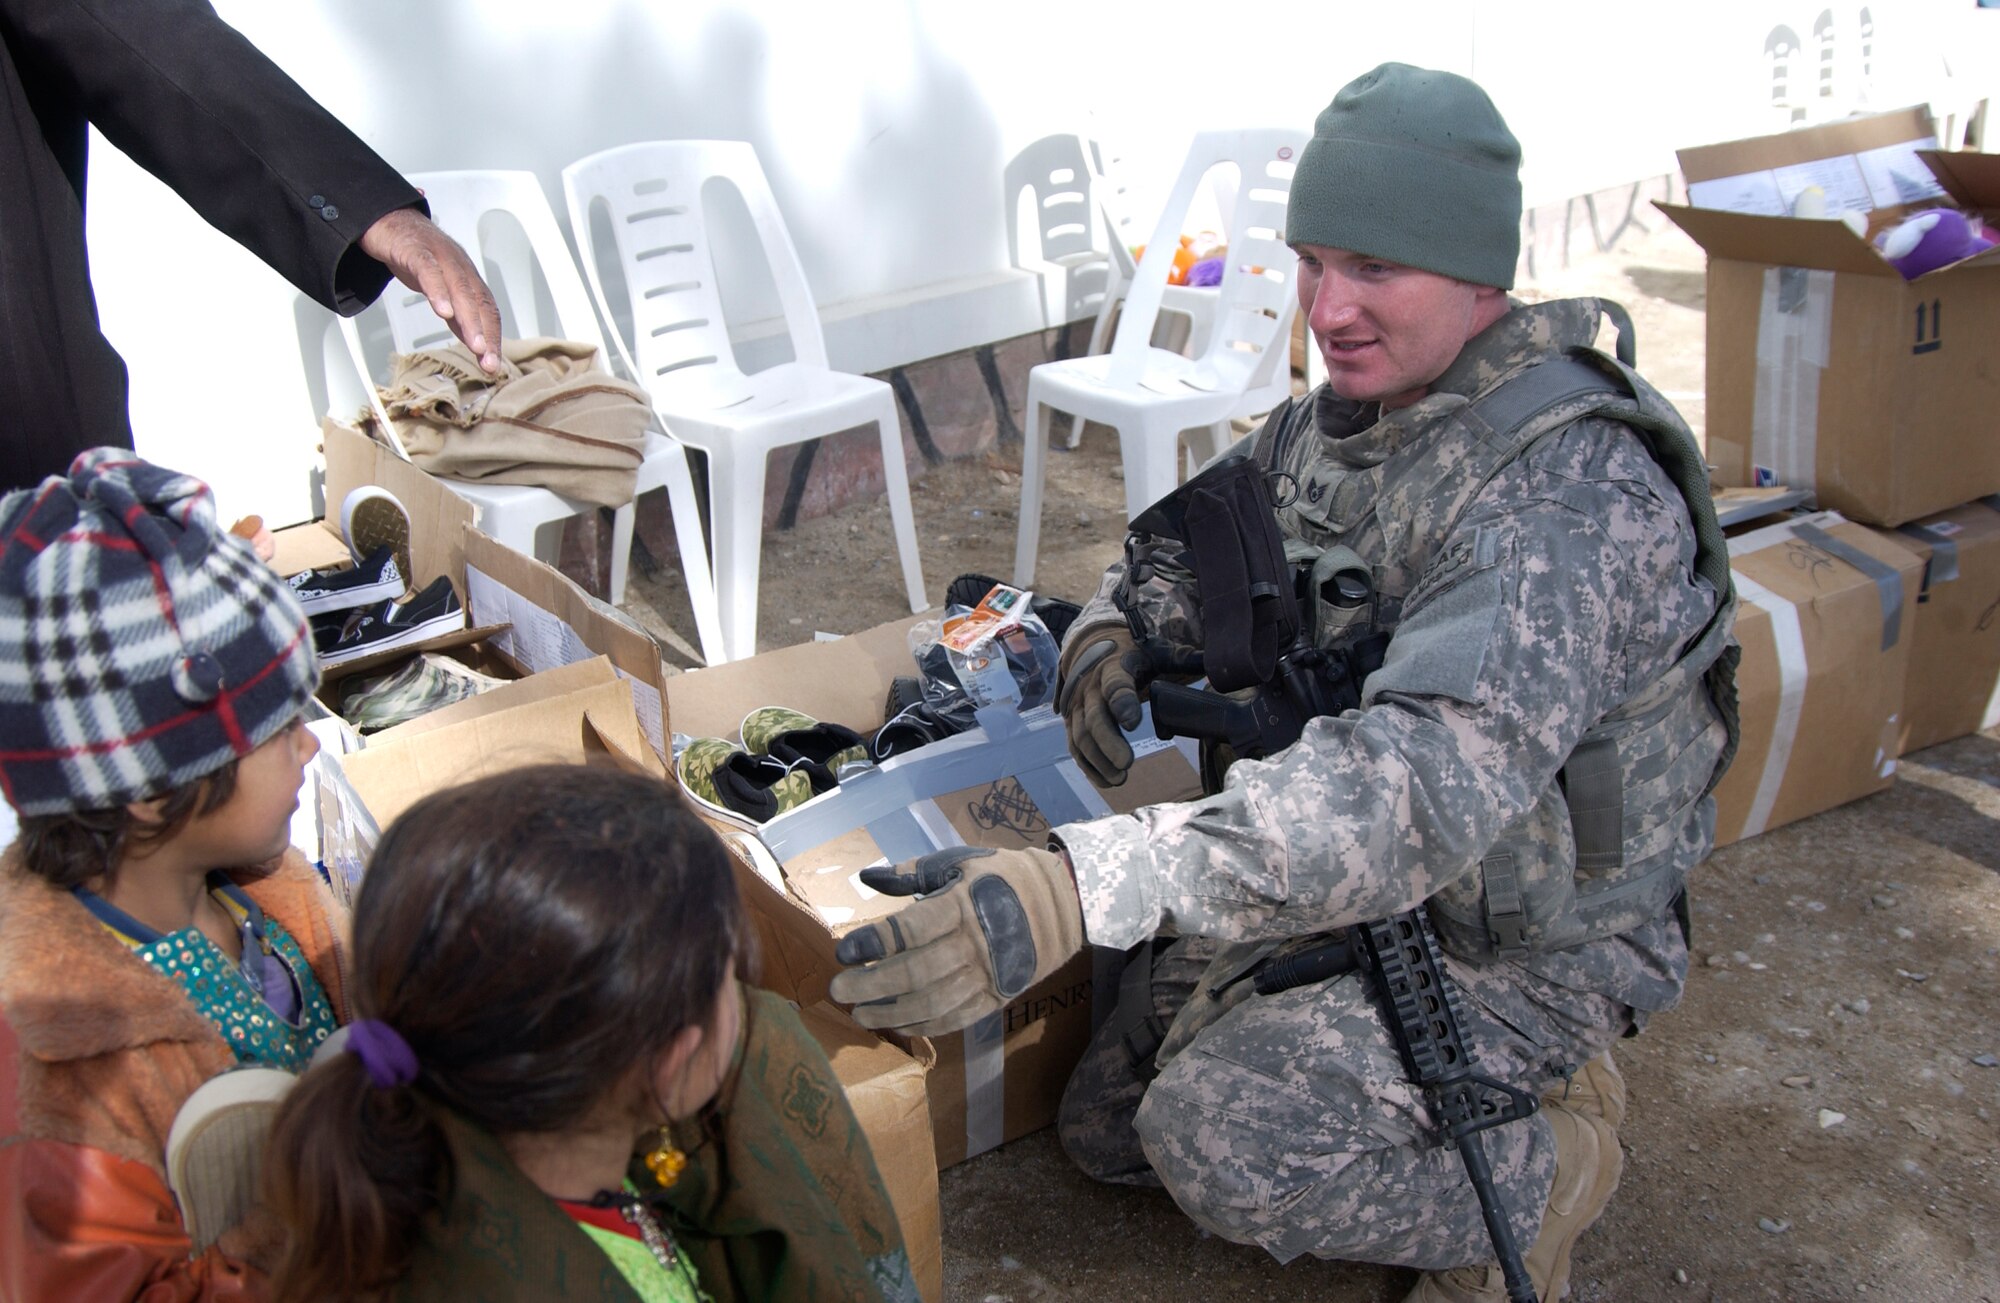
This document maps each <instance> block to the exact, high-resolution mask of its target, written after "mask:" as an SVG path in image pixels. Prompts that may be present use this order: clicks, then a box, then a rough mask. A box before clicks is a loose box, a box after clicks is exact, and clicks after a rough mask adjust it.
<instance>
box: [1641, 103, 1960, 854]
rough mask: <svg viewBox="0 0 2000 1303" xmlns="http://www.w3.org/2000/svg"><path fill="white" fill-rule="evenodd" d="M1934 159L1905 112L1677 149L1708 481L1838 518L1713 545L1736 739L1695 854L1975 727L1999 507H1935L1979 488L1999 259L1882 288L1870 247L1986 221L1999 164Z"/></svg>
mask: <svg viewBox="0 0 2000 1303" xmlns="http://www.w3.org/2000/svg"><path fill="white" fill-rule="evenodd" d="M1934 144H1935V141H1934V139H1933V135H1932V127H1931V119H1930V114H1929V112H1928V110H1927V109H1925V108H1923V107H1921V106H1919V107H1912V108H1907V109H1900V110H1897V111H1895V112H1891V113H1883V114H1877V115H1874V116H1872V117H1866V118H1852V119H1848V120H1845V121H1842V122H1836V123H1829V124H1826V125H1824V126H1818V127H1812V128H1807V129H1802V130H1798V131H1792V132H1786V133H1784V134H1782V135H1776V136H1766V137H1761V138H1758V139H1754V140H1740V141H1732V142H1729V143H1726V144H1720V145H1709V146H1704V147H1701V148H1696V149H1687V150H1683V151H1681V154H1680V161H1681V169H1682V172H1683V173H1684V174H1685V176H1686V179H1687V183H1688V196H1689V204H1688V205H1686V206H1677V205H1667V204H1662V205H1660V207H1661V208H1662V210H1663V211H1664V212H1665V213H1666V214H1667V216H1668V217H1670V218H1671V219H1672V220H1673V221H1674V222H1675V223H1676V224H1678V225H1679V226H1680V227H1681V228H1682V229H1683V230H1685V231H1686V232H1687V233H1688V234H1689V235H1691V236H1693V237H1694V239H1695V241H1696V242H1697V243H1699V244H1700V245H1701V246H1702V248H1703V249H1705V250H1706V251H1707V252H1708V255H1709V260H1708V296H1707V297H1708V304H1707V316H1708V370H1707V377H1708V379H1707V398H1708V405H1707V412H1708V421H1707V427H1708V447H1707V451H1708V458H1709V461H1710V462H1711V464H1712V466H1713V468H1714V473H1715V478H1716V480H1717V482H1718V484H1719V485H1721V486H1725V487H1730V488H1741V487H1756V486H1770V485H1788V486H1791V487H1792V488H1794V489H1805V490H1808V491H1810V492H1811V494H1812V495H1813V497H1814V498H1815V499H1816V500H1817V504H1818V506H1819V507H1821V508H1826V509H1830V510H1831V511H1832V512H1837V513H1838V514H1837V515H1827V516H1821V517H1808V518H1805V519H1802V520H1799V521H1795V522H1788V523H1780V524H1775V525H1767V526H1766V527H1765V528H1762V529H1754V530H1753V531H1752V532H1750V533H1748V534H1745V535H1743V536H1741V537H1738V538H1737V539H1735V540H1734V541H1733V542H1732V544H1731V553H1732V558H1733V564H1734V566H1735V569H1736V574H1737V585H1738V588H1739V590H1740V592H1741V595H1742V597H1743V599H1744V600H1743V604H1742V607H1741V610H1740V612H1739V614H1738V618H1737V634H1738V638H1739V639H1740V640H1741V642H1742V644H1743V651H1744V658H1743V665H1742V669H1741V671H1740V673H1739V685H1740V688H1741V694H1742V706H1743V719H1744V731H1743V747H1742V751H1741V752H1740V754H1739V755H1738V757H1737V761H1736V764H1735V766H1734V768H1733V769H1732V770H1731V772H1730V774H1729V775H1728V776H1727V778H1726V779H1725V780H1724V782H1723V784H1722V786H1721V788H1720V789H1719V790H1718V792H1717V799H1718V804H1719V806H1720V809H1719V819H1718V828H1717V840H1718V842H1719V843H1726V842H1729V841H1733V840H1736V839H1738V838H1741V837H1748V836H1754V835H1755V834H1756V833H1758V832H1761V831H1764V830H1765V829H1768V828H1774V827H1777V826H1778V825H1779V824H1782V823H1786V822H1789V821H1790V820H1792V819H1797V818H1800V817H1803V816H1804V815H1807V814H1811V813H1814V812H1817V811H1819V810H1824V809H1829V808H1831V807H1833V806H1835V805H1839V804H1841V803H1842V802H1845V801H1848V800H1852V799H1854V798H1856V797H1858V796H1863V795H1866V794H1868V793H1869V792H1873V791H1877V790H1879V789H1881V788H1882V787H1885V786H1887V785H1888V784H1889V783H1890V782H1891V781H1892V779H1893V776H1894V771H1895V761H1896V758H1897V757H1898V756H1900V755H1902V754H1904V753H1905V752H1906V751H1909V750H1912V749H1914V748H1916V747H1920V746H1928V745H1931V744H1932V743H1935V742H1941V741H1944V740H1947V739H1948V738H1952V737H1957V736H1960V735H1962V734H1964V733H1967V732H1971V731H1974V730H1976V729H1978V728H1981V727H1984V726H1988V725H1991V724H1992V723H1994V722H1995V720H1996V716H2000V698H1997V697H1996V692H1995V683H1996V680H2000V628H1994V627H1993V626H1995V625H2000V620H1988V619H1987V618H1986V617H1987V610H1986V607H1987V606H1988V605H1989V604H1991V603H1992V602H1993V601H1994V600H1995V598H1996V597H2000V592H1996V593H1988V594H1987V595H1986V596H1985V597H1984V598H1983V599H1982V598H1981V597H1980V595H1979V593H1980V590H1981V588H1982V587H1988V586H1991V582H1992V581H1994V580H2000V514H1996V512H1995V511H1993V510H1992V509H1990V508H1988V507H1986V506H1983V505H1970V506H1967V505H1960V504H1965V503H1967V502H1968V500H1969V499H1974V498H1977V497H1979V496H1980V495H1984V494H1992V493H1994V492H1995V491H1996V490H2000V439H1995V438H1994V437H1993V435H1994V426H1995V423H1996V421H2000V417H1996V415H1995V412H1996V408H1995V403H1994V399H1995V397H1996V390H1995V385H1996V381H1995V377H1996V376H2000V250H1989V251H1987V252H1985V253H1978V254H1975V255H1974V256H1972V257H1969V258H1965V259H1963V260H1961V261H1959V262H1956V263H1954V264H1952V265H1949V266H1945V267H1942V268H1939V269H1937V270H1934V271H1931V272H1929V273H1926V274H1924V275H1922V276H1919V277H1917V278H1916V279H1914V280H1905V279H1904V278H1903V276H1902V274H1901V273H1900V272H1899V271H1898V270H1897V269H1896V268H1895V267H1894V266H1893V265H1891V264H1890V263H1889V261H1888V260H1887V259H1886V258H1884V257H1883V256H1882V254H1881V253H1879V252H1878V251H1877V247H1876V246H1875V244H1874V243H1873V241H1874V240H1875V239H1877V238H1878V237H1880V236H1881V235H1882V234H1883V233H1884V232H1885V231H1887V230H1889V229H1891V228H1892V227H1894V226H1895V225H1897V224H1899V223H1900V222H1902V221H1903V220H1905V219H1906V218H1908V217H1910V216H1912V215H1914V214H1916V213H1918V212H1920V211H1922V210H1925V209H1928V208H1938V207H1943V208H1953V209H1962V210H1965V211H1967V212H1972V213H1977V214H1980V215H1983V216H1984V217H1985V218H1987V219H1988V220H1989V221H1991V220H1994V219H1996V218H2000V159H1995V158H1991V157H1988V156H1984V155H1969V154H1952V153H1941V152H1939V151H1937V150H1936V149H1935V148H1934V147H1933V146H1934ZM1805 213H1812V214H1814V215H1811V216H1807V215H1801V214H1805ZM1819 214H1823V216H1822V215H1819ZM1909 522H1916V523H1915V524H1910V523H1909ZM1898 526H1901V527H1903V529H1902V531H1901V533H1892V532H1889V531H1890V530H1893V529H1894V528H1895V527H1898ZM1982 621H1985V625H1986V627H1981V625H1982ZM1989 631H1990V632H1991V634H1992V636H1991V637H1989V636H1987V635H1988V633H1989Z"/></svg>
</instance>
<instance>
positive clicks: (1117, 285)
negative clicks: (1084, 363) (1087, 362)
mask: <svg viewBox="0 0 2000 1303" xmlns="http://www.w3.org/2000/svg"><path fill="white" fill-rule="evenodd" d="M1088 157H1089V159H1090V164H1091V172H1092V176H1091V192H1092V194H1093V195H1094V196H1095V197H1096V200H1097V206H1098V211H1099V212H1100V213H1101V214H1102V216H1103V222H1104V228H1105V231H1106V234H1107V237H1108V256H1109V257H1110V259H1111V268H1110V272H1111V276H1110V282H1109V284H1107V285H1106V287H1105V291H1104V297H1103V299H1102V300H1100V301H1099V303H1098V308H1097V320H1096V321H1095V322H1093V323H1092V325H1091V328H1090V343H1089V344H1088V345H1086V346H1085V348H1084V353H1085V354H1086V355H1095V354H1098V353H1102V352H1103V351H1104V349H1105V346H1106V345H1107V344H1108V343H1109V342H1110V338H1111V321H1112V318H1113V316H1114V315H1115V314H1116V313H1117V311H1118V305H1119V304H1120V303H1123V302H1124V301H1125V295H1126V294H1127V292H1128V291H1130V289H1131V288H1132V280H1133V277H1134V276H1136V275H1137V274H1138V264H1137V263H1135V262H1134V261H1133V259H1132V246H1134V245H1136V244H1138V243H1139V238H1140V235H1141V233H1142V232H1141V230H1140V227H1139V224H1138V222H1137V221H1136V220H1135V219H1134V217H1133V215H1132V197H1131V192H1130V188H1129V187H1128V186H1127V184H1126V181H1125V175H1124V173H1125V167H1124V160H1123V159H1122V158H1121V157H1120V156H1119V154H1118V153H1117V151H1115V150H1113V149H1111V148H1109V147H1108V146H1106V145H1105V144H1104V142H1102V141H1098V140H1093V141H1091V142H1090V144H1089V146H1088ZM1210 180H1211V189H1213V190H1215V191H1216V206H1217V207H1218V208H1219V209H1220V210H1222V211H1224V212H1228V211H1230V210H1231V209H1232V208H1234V207H1235V195H1234V194H1233V193H1231V192H1228V191H1227V188H1226V187H1224V186H1222V185H1220V184H1218V183H1217V181H1216V178H1211V179H1210ZM1181 235H1182V232H1181V231H1179V230H1178V229H1177V230H1175V231H1174V233H1173V243H1175V244H1179V243H1180V237H1181ZM1148 247H1150V245H1149V246H1148ZM1170 252H1171V250H1170ZM1220 298H1221V295H1219V294H1218V293H1217V292H1216V287H1214V286H1208V285H1169V286H1167V287H1166V288H1165V290H1164V292H1163V293H1162V295H1161V297H1160V310H1161V311H1162V312H1171V313H1177V314H1179V315H1180V316H1183V317H1186V318H1187V322H1188V338H1187V344H1186V346H1185V347H1184V348H1183V350H1182V351H1183V352H1185V353H1186V354H1188V355H1189V356H1190V357H1198V356H1200V355H1201V352H1202V350H1204V349H1206V348H1207V347H1208V336H1209V332H1210V331H1212V330H1213V329H1214V328H1215V311H1216V304H1217V302H1218V301H1219V300H1220ZM1082 434H1083V418H1081V417H1078V418H1077V420H1076V422H1075V424H1073V425H1071V426H1070V431H1069V446H1070V447H1072V448H1074V447H1076V445H1077V440H1078V439H1079V438H1081V437H1082Z"/></svg>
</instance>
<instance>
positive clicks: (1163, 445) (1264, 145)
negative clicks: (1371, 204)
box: [1014, 129, 1306, 588]
mask: <svg viewBox="0 0 2000 1303" xmlns="http://www.w3.org/2000/svg"><path fill="white" fill-rule="evenodd" d="M1305 139H1306V138H1305V135H1304V133H1302V132H1298V131H1289V130H1274V129H1266V130H1246V131H1209V132H1203V133H1201V134H1200V135H1197V136H1196V137H1195V138H1194V144H1193V145H1192V146H1191V147H1190V148H1189V150H1188V155H1187V161H1186V162H1185V163H1183V164H1182V166H1181V174H1180V179H1179V180H1178V181H1176V182H1175V184H1174V189H1173V194H1172V196H1171V197H1170V198H1169V199H1168V201H1167V205H1166V208H1165V211H1163V212H1162V213H1161V214H1160V221H1159V225H1158V226H1157V227H1156V228H1155V229H1154V232H1153V238H1152V239H1151V240H1149V241H1148V242H1147V246H1146V256H1145V258H1144V259H1142V260H1141V262H1140V264H1139V267H1138V274H1137V276H1136V278H1135V279H1134V281H1133V283H1132V288H1131V291H1130V293H1129V295H1128V296H1127V299H1126V304H1125V311H1124V315H1123V316H1122V317H1121V318H1120V320H1119V324H1118V334H1117V338H1116V339H1115V340H1114V341H1113V342H1112V345H1111V352H1110V353H1108V354H1106V355H1104V356H1101V357H1085V358H1071V359H1069V360H1067V361H1063V362H1046V363H1043V364H1042V365H1041V366H1038V367H1036V368H1035V369H1034V370H1032V371H1030V372H1029V373H1028V412H1027V426H1028V428H1027V432H1026V436H1025V437H1026V443H1027V447H1026V451H1025V454H1024V456H1023V459H1022V465H1021V525H1020V534H1019V538H1018V541H1017V543H1016V546H1015V552H1014V582H1015V584H1016V585H1018V586H1020V587H1024V588H1025V587H1028V586H1029V585H1030V584H1031V583H1032V582H1033V580H1034V575H1035V553H1036V550H1037V548H1038V546H1039V544H1040V539H1041V528H1042V481H1043V478H1044V475H1045V463H1046V461H1047V458H1048V450H1049V432H1050V425H1051V420H1052V417H1053V415H1054V413H1056V412H1072V413H1075V414H1076V416H1077V417H1078V418H1079V419H1080V420H1081V419H1089V420H1093V421H1100V422H1102V423H1103V424H1105V425H1109V426H1111V427H1113V428H1114V429H1116V430H1117V431H1118V450H1119V454H1120V456H1121V458H1122V459H1123V461H1124V466H1125V507H1126V512H1127V515H1128V518H1129V517H1130V516H1136V515H1138V514H1139V512H1140V511H1142V510H1144V509H1145V508H1146V507H1147V506H1149V505H1150V504H1151V503H1153V502H1154V501H1156V500H1158V499H1159V498H1160V497H1162V496H1164V495H1165V494H1166V493H1168V492H1169V491H1170V490H1172V489H1173V487H1174V486H1175V485H1176V484H1177V483H1179V482H1180V458H1179V446H1180V435H1181V432H1182V431H1183V430H1193V429H1197V428H1199V429H1200V430H1201V431H1202V438H1201V440H1200V444H1201V445H1205V446H1196V447H1195V448H1194V449H1193V452H1194V455H1195V460H1196V461H1197V462H1200V461H1204V460H1206V459H1207V458H1208V457H1211V456H1214V455H1215V454H1216V453H1219V452H1221V451H1222V450H1223V449H1224V448H1225V447H1227V446H1228V445H1229V442H1230V428H1229V422H1230V421H1231V419H1233V418H1235V417H1238V416H1251V415H1254V414H1256V413H1259V412H1266V411H1269V410H1270V409H1271V408H1273V407H1276V406H1277V405H1278V404H1279V403H1281V402H1283V401H1284V400H1285V399H1286V398H1288V397H1289V396H1290V395H1291V382H1292V368H1291V324H1292V314H1293V313H1294V312H1295V311H1296V310H1297V307H1298V303H1297V300H1296V298H1295V296H1294V292H1293V277H1294V275H1295V274H1296V272H1297V259H1296V258H1295V257H1294V255H1293V254H1292V251H1291V249H1290V248H1289V247H1288V246H1287V245H1286V244H1285V243H1284V238H1283V231H1284V224H1285V199H1286V196H1287V195H1288V194H1289V193H1290V190H1291V177H1292V167H1293V160H1294V159H1295V158H1296V156H1297V154H1298V151H1299V150H1300V149H1301V148H1303V147H1304V145H1305ZM1226 163H1233V164H1236V165H1237V166H1238V167H1239V168H1240V169H1241V172H1242V184H1241V185H1240V187H1239V188H1238V192H1237V195H1236V201H1235V203H1234V204H1233V205H1232V211H1231V212H1230V215H1229V229H1230V232H1231V238H1230V243H1229V260H1228V265H1227V267H1226V268H1225V269H1224V271H1223V275H1222V284H1221V285H1220V286H1218V287H1217V299H1216V318H1215V327H1214V329H1213V331H1212V332H1211V333H1210V335H1209V338H1208V341H1207V346H1206V347H1205V348H1204V349H1203V350H1202V351H1201V353H1199V354H1198V355H1197V356H1195V357H1192V358H1187V357H1182V356H1180V355H1179V354H1177V353H1170V352H1168V351H1167V350H1165V349H1161V348H1155V347H1153V344H1152V337H1153V325H1154V320H1155V318H1156V317H1157V316H1158V315H1159V312H1160V309H1161V303H1162V300H1163V298H1164V297H1165V291H1166V289H1167V269H1168V267H1169V266H1170V265H1171V264H1172V261H1173V251H1174V249H1175V247H1176V246H1177V244H1178V236H1179V232H1180V227H1181V223H1182V221H1183V220H1184V218H1185V215H1186V213H1187V209H1188V206H1189V204H1190V203H1191V202H1192V201H1193V198H1194V192H1195V187H1196V186H1197V185H1199V184H1200V183H1201V180H1202V178H1203V176H1204V175H1206V174H1207V172H1208V170H1209V169H1210V168H1211V167H1215V166H1218V165H1220V164H1226ZM1253 268H1254V269H1255V270H1253Z"/></svg>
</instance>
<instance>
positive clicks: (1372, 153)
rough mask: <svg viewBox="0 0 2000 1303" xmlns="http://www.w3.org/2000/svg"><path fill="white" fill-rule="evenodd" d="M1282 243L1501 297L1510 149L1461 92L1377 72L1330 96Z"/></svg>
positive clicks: (1419, 73) (1517, 236)
mask: <svg viewBox="0 0 2000 1303" xmlns="http://www.w3.org/2000/svg"><path fill="white" fill-rule="evenodd" d="M1285 238H1286V239H1287V240H1290V241H1291V242H1293V243H1294V244H1317V245H1322V246H1324V247H1326V248H1329V249H1346V250H1348V251H1349V252H1352V253H1362V254H1367V255H1369V256H1370V257H1374V258H1381V259H1384V260H1386V261H1389V262H1398V263H1402V264H1403V265H1404V266H1406V267H1419V268H1422V269H1423V270H1425V271H1434V272H1437V273H1438V274H1440V275H1443V276H1451V277H1454V278H1456V279H1458V280H1462V281H1470V282H1472V283H1473V284H1474V285H1497V286H1499V287H1500V288H1501V289H1512V288H1513V286H1514V264H1515V262H1516V261H1517V260H1518V259H1519V258H1520V255H1521V146H1520V144H1519V142H1517V141H1516V140H1515V139H1514V133H1513V132H1511V131H1509V130H1507V124H1506V123H1505V122H1504V121H1502V120H1501V117H1500V111H1499V110H1498V109H1496V108H1494V107H1493V101H1492V100H1490V99H1488V98H1487V97H1486V92H1485V91H1483V90H1481V89H1479V87H1478V86H1476V85H1474V84H1473V83H1472V82H1470V81H1467V80H1466V79H1465V78H1463V77H1460V76H1458V75H1457V74H1455V73H1449V72H1432V71H1430V70H1429V69H1426V68H1412V67H1411V66H1409V65H1408V64H1406V63H1385V64H1383V65H1382V66H1381V67H1379V68H1377V69H1375V70H1374V71H1373V72H1367V73H1363V74H1362V75H1361V76H1359V77H1356V78H1355V79H1354V80H1353V81H1351V82H1349V83H1347V85H1345V86H1343V87H1341V88H1340V93H1339V94H1337V95H1335V96H1334V97H1333V103H1331V104H1329V105H1327V107H1326V110H1325V111H1324V112H1322V113H1321V114H1320V115H1319V121H1318V122H1316V123H1315V124H1314V125H1313V138H1312V139H1311V140H1310V141H1308V142H1307V143H1306V147H1305V150H1304V152H1303V153H1301V154H1300V155H1299V164H1298V168H1297V170H1296V171H1295V172H1294V173H1293V175H1292V191H1291V198H1290V201H1289V203H1288V204H1287V207H1286V211H1285Z"/></svg>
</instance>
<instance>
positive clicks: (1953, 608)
mask: <svg viewBox="0 0 2000 1303" xmlns="http://www.w3.org/2000/svg"><path fill="white" fill-rule="evenodd" d="M1899 533H1900V534H1901V536H1902V538H1901V539H1900V540H1899V541H1903V542H1904V545H1905V546H1907V547H1909V548H1911V549H1912V550H1913V551H1915V552H1916V553H1917V555H1918V556H1920V557H1922V558H1923V560H1924V578H1923V594H1922V596H1921V597H1920V598H1919V599H1918V600H1919V604H1918V606H1917V622H1916V630H1915V633H1914V636H1913V637H1912V639H1911V642H1910V688H1909V694H1908V696H1909V699H1908V702H1907V704H1906V706H1905V708H1904V712H1903V734H1902V745H1901V747H1900V748H1899V750H1900V753H1901V754H1903V755H1908V754H1909V753H1910V752H1912V751H1918V750H1921V749H1923V748H1924V747H1927V746H1935V745H1937V744H1938V743H1939V742H1949V741H1950V740H1951V739H1953V738H1955V737H1964V736H1965V735H1966V734H1967V733H1977V732H1979V731H1980V730H1981V729H1988V728H1992V727H1993V726H1994V725H1996V724H2000V496H1996V497H1991V498H1985V499H1982V500H1981V501H1979V502H1968V503H1966V504H1965V505H1964V506H1962V507H1953V508H1952V509H1951V510H1950V511H1945V512H1940V513H1938V514H1937V515H1935V516H1926V517H1924V518H1923V519H1922V520H1920V521H1916V522H1914V523H1912V524H1909V525H1905V526H1903V528H1902V529H1901V530H1900V531H1899Z"/></svg>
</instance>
